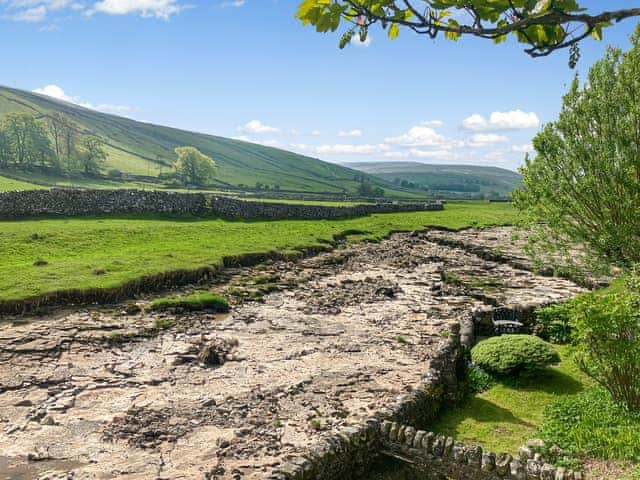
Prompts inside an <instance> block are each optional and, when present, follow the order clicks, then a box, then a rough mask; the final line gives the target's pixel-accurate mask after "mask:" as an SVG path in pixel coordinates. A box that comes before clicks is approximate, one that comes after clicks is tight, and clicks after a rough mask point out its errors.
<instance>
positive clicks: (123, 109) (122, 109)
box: [33, 85, 132, 115]
mask: <svg viewBox="0 0 640 480" xmlns="http://www.w3.org/2000/svg"><path fill="white" fill-rule="evenodd" d="M33 93H39V94H40V95H46V96H47V97H51V98H55V99H56V100H61V101H63V102H68V103H74V104H76V105H80V106H81V107H84V108H88V109H90V110H97V111H100V112H104V113H113V114H117V115H124V114H126V113H129V112H131V111H132V108H131V107H129V106H127V105H112V104H110V103H99V104H98V105H93V104H91V103H87V102H83V101H81V100H80V98H79V97H73V96H71V95H67V94H66V93H65V91H64V89H62V88H61V87H59V86H58V85H47V86H46V87H42V88H36V89H35V90H34V91H33Z"/></svg>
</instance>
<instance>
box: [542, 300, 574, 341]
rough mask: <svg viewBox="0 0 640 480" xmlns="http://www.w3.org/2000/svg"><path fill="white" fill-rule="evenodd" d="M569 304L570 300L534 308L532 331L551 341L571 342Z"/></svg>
mask: <svg viewBox="0 0 640 480" xmlns="http://www.w3.org/2000/svg"><path fill="white" fill-rule="evenodd" d="M571 305H572V304H571V302H567V303H559V304H557V305H550V306H548V307H544V308H539V309H538V310H536V323H535V325H534V327H533V333H535V334H536V335H537V336H539V337H542V338H543V339H545V340H547V341H549V342H551V343H558V344H561V345H563V344H567V343H571V335H572V328H571V323H570V316H571Z"/></svg>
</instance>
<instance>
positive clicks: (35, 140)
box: [2, 113, 53, 168]
mask: <svg viewBox="0 0 640 480" xmlns="http://www.w3.org/2000/svg"><path fill="white" fill-rule="evenodd" d="M2 130H3V131H4V136H5V137H6V140H5V141H6V144H7V147H8V151H9V155H10V163H12V164H14V165H16V166H19V167H22V168H28V167H31V166H36V165H46V164H47V163H49V162H50V161H51V158H52V156H53V150H52V149H51V141H50V140H49V136H48V135H47V132H46V130H45V129H44V127H43V126H42V124H41V123H40V122H38V121H37V120H36V118H35V117H34V116H33V115H31V114H29V113H9V114H8V115H7V116H6V117H5V119H4V121H3V123H2Z"/></svg>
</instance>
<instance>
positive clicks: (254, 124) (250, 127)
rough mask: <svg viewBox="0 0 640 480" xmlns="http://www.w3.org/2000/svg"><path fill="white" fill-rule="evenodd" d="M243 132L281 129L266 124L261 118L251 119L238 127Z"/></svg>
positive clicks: (264, 131) (275, 131)
mask: <svg viewBox="0 0 640 480" xmlns="http://www.w3.org/2000/svg"><path fill="white" fill-rule="evenodd" d="M237 130H238V131H239V132H242V133H278V132H280V130H279V129H277V128H275V127H271V126H269V125H265V124H264V123H262V122H261V121H260V120H251V121H250V122H247V123H245V124H244V125H241V126H239V127H238V128H237Z"/></svg>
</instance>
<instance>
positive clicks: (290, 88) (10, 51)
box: [0, 0, 637, 169]
mask: <svg viewBox="0 0 640 480" xmlns="http://www.w3.org/2000/svg"><path fill="white" fill-rule="evenodd" d="M584 3H585V5H586V6H588V7H592V8H594V9H597V8H598V7H600V8H601V9H602V8H604V7H606V8H607V9H615V8H622V7H629V6H634V4H636V5H637V2H633V1H617V0H607V1H595V0H591V1H587V2H584ZM297 4H298V1H297V0H279V1H278V0H244V1H242V0H229V1H226V0H219V1H218V0H211V1H207V2H201V1H190V0H184V2H183V1H182V0H102V1H96V0H0V44H1V45H3V48H2V53H1V54H0V55H1V57H0V58H1V63H0V84H4V85H9V86H13V87H17V88H22V89H25V90H37V91H40V92H44V93H48V94H50V95H54V96H58V97H59V98H64V99H67V100H69V101H73V102H76V103H80V104H83V105H85V106H87V107H89V108H95V109H99V110H102V111H106V112H109V113H116V114H122V115H127V116H130V117H132V118H135V119H139V120H143V121H148V122H153V123H159V124H164V125H170V126H175V127H179V128H184V129H189V130H196V131H200V132H205V133H211V134H216V135H222V136H227V137H237V138H241V139H245V140H248V141H254V142H259V143H264V144H267V145H273V146H278V147H281V148H285V149H289V150H294V151H297V152H301V153H305V154H307V155H310V156H314V157H318V158H322V159H323V160H327V161H332V162H345V161H378V160H387V161H388V160H397V161H422V162H427V163H465V164H476V165H495V166H502V167H507V168H511V169H515V168H517V166H518V165H519V164H520V163H521V161H522V158H523V156H524V152H525V151H526V150H527V149H528V148H529V145H530V141H531V138H532V137H533V135H535V133H536V131H537V130H538V129H539V126H540V125H541V124H543V123H544V122H548V121H551V120H553V119H554V117H555V116H556V115H557V112H558V110H559V108H560V105H561V96H562V94H563V92H565V91H566V88H567V85H568V83H569V82H570V81H571V78H572V76H573V74H574V72H573V71H571V70H569V68H568V66H567V58H568V53H567V52H564V51H561V52H558V53H556V54H555V55H553V56H551V57H549V58H544V59H531V58H529V57H528V56H526V55H525V54H524V53H522V48H523V47H522V45H519V44H517V43H516V42H515V41H511V40H510V41H509V42H507V43H505V44H502V45H499V46H493V45H492V44H491V43H490V42H487V41H481V40H476V39H463V40H461V41H459V42H457V43H454V42H449V41H446V40H444V39H442V38H440V39H438V40H436V41H435V42H434V41H432V40H429V39H426V38H423V37H419V36H417V35H414V34H411V33H409V32H403V34H402V35H401V37H400V38H399V39H398V40H395V41H389V40H387V39H386V38H385V37H384V33H383V32H381V31H373V32H372V34H371V42H370V43H369V44H368V45H351V46H349V47H348V48H347V49H345V50H343V51H340V50H339V49H338V47H337V42H338V37H339V34H326V35H323V34H318V33H316V32H315V30H314V29H312V28H308V27H307V28H305V27H302V26H301V25H300V24H299V23H298V22H297V21H296V20H295V19H294V18H293V16H294V13H295V10H296V6H297ZM636 23H637V22H636V21H634V20H627V21H626V22H625V23H622V24H620V25H617V26H615V27H613V28H610V29H607V30H606V31H605V40H604V42H595V41H591V40H588V41H586V42H584V43H583V44H582V53H583V55H582V60H581V62H580V64H579V68H578V71H579V72H582V73H583V75H584V73H585V72H586V70H587V69H588V67H589V65H591V64H592V63H593V62H594V61H595V60H597V59H598V58H599V57H601V56H602V54H603V53H604V49H605V46H606V45H607V44H614V45H619V46H626V45H628V35H629V34H630V33H631V32H632V31H633V29H634V27H635V24H636Z"/></svg>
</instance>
